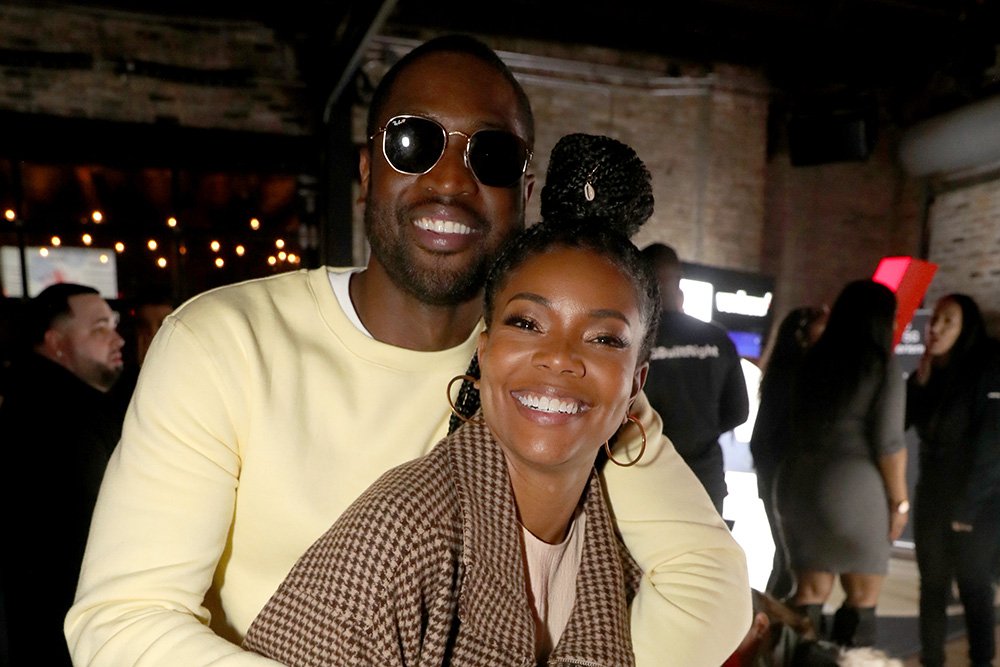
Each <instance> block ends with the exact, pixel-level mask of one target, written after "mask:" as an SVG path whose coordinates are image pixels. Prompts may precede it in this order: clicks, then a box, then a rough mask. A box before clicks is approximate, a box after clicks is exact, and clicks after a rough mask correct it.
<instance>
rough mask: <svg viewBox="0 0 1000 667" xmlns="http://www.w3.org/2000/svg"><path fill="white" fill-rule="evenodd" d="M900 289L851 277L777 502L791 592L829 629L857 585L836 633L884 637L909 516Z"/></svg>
mask: <svg viewBox="0 0 1000 667" xmlns="http://www.w3.org/2000/svg"><path fill="white" fill-rule="evenodd" d="M895 311H896V298H895V295H894V294H893V293H892V291H891V290H889V288H887V287H885V286H884V285H881V284H879V283H876V282H873V281H871V280H858V281H854V282H851V283H849V284H848V285H847V286H845V287H844V289H843V290H842V291H841V293H840V295H839V296H838V297H837V300H836V302H835V303H834V305H833V308H832V309H831V311H830V317H829V320H828V321H827V325H826V329H825V330H824V332H823V335H822V336H820V339H819V340H818V341H817V342H816V344H815V345H814V346H813V347H812V348H811V349H810V350H809V352H807V353H806V356H805V359H804V361H803V363H802V366H801V370H800V372H799V374H798V377H797V379H796V385H795V391H794V395H793V398H792V406H791V420H790V421H791V429H792V438H791V439H790V442H791V443H793V446H794V449H792V450H791V451H789V452H788V455H787V457H786V459H785V460H784V461H783V462H782V463H781V465H780V466H779V470H778V476H777V481H776V485H777V489H776V494H777V503H778V513H779V515H780V522H781V526H782V531H783V533H784V535H785V540H786V545H787V547H788V554H789V559H790V562H791V566H792V570H793V571H794V572H795V578H796V582H797V590H796V593H795V597H794V598H793V600H792V603H793V604H794V605H796V606H798V607H799V608H800V609H801V610H802V611H803V612H804V613H806V614H808V615H809V616H810V618H812V620H813V622H814V624H815V625H816V626H817V629H822V628H821V626H822V618H823V617H822V610H823V604H824V603H825V602H826V600H827V599H828V598H829V596H830V593H831V591H832V590H833V584H834V580H835V578H836V577H837V576H838V575H839V577H840V582H841V585H842V587H843V589H844V592H845V593H846V600H845V601H844V604H843V606H842V607H841V608H840V609H838V610H837V612H836V614H835V615H834V619H833V626H832V628H831V631H830V635H829V636H830V639H832V640H833V641H835V642H837V643H839V644H843V645H845V646H864V645H871V644H873V643H874V641H875V607H876V605H877V603H878V597H879V593H880V592H881V588H882V583H883V581H884V579H885V574H886V571H887V569H888V562H889V548H890V546H891V544H892V541H893V540H895V539H896V538H898V537H899V535H900V534H901V533H902V531H903V527H904V526H905V525H906V519H907V512H908V511H909V501H908V500H907V486H906V449H905V441H904V439H903V432H904V415H905V388H904V383H903V376H902V373H901V372H900V370H899V368H898V366H897V364H896V361H895V358H894V357H893V354H892V333H893V326H894V318H895Z"/></svg>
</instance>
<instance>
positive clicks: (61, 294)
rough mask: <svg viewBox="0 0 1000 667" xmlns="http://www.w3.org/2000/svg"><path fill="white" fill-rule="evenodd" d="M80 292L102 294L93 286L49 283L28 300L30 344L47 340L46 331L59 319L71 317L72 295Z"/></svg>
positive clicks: (27, 319)
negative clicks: (70, 302) (70, 300)
mask: <svg viewBox="0 0 1000 667" xmlns="http://www.w3.org/2000/svg"><path fill="white" fill-rule="evenodd" d="M80 294H97V295H100V292H98V291H97V290H96V289H94V288H93V287H89V286H87V285H78V284H76V283H56V284H55V285H49V286H48V287H46V288H45V289H43V290H42V291H41V292H39V293H38V295H37V296H35V297H34V298H33V299H31V301H29V302H28V308H27V318H26V334H27V339H28V344H29V345H32V346H35V345H40V344H41V343H42V342H44V340H45V332H46V331H48V330H49V329H51V328H52V327H53V326H54V325H55V324H56V322H57V321H59V320H60V319H62V318H65V317H69V316H70V315H71V314H72V309H71V308H70V305H69V299H70V297H73V296H77V295H80Z"/></svg>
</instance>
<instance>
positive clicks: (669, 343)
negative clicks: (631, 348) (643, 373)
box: [652, 313, 736, 361]
mask: <svg viewBox="0 0 1000 667" xmlns="http://www.w3.org/2000/svg"><path fill="white" fill-rule="evenodd" d="M735 353H736V345H735V344H734V343H733V341H732V339H730V338H729V334H728V333H727V332H726V330H725V329H724V328H722V327H721V326H719V325H718V324H715V323H714V322H705V321H704V320H700V319H698V318H697V317H692V316H691V315H688V314H686V313H671V314H670V315H669V316H668V317H664V318H663V320H662V322H661V326H660V335H659V336H658V337H657V340H656V344H655V347H654V350H653V357H652V358H653V360H654V361H657V360H660V359H691V358H696V359H705V358H709V357H721V356H732V355H735Z"/></svg>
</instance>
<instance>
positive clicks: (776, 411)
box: [750, 306, 829, 600]
mask: <svg viewBox="0 0 1000 667" xmlns="http://www.w3.org/2000/svg"><path fill="white" fill-rule="evenodd" d="M828 315H829V311H828V309H826V308H814V307H812V306H802V307H799V308H795V309H794V310H792V311H791V312H789V313H788V314H787V315H785V317H784V319H783V320H782V321H781V324H780V325H779V326H778V328H777V330H776V331H775V334H774V337H773V339H772V340H771V342H770V343H769V344H768V349H767V353H766V354H765V357H764V359H763V360H762V361H761V367H762V368H763V373H762V375H761V380H760V389H759V391H760V403H759V406H758V408H757V418H756V420H755V421H754V427H753V434H752V435H751V436H750V454H751V455H752V456H753V464H754V469H755V471H756V474H757V494H758V495H759V496H760V499H761V502H762V503H763V505H764V514H765V516H767V523H768V526H769V527H770V529H771V539H772V540H773V541H774V559H773V561H772V564H771V575H770V576H769V577H768V581H767V585H766V587H765V588H764V592H765V593H767V594H769V595H772V596H774V597H776V598H778V599H779V600H783V599H785V598H787V597H789V596H790V595H791V594H792V593H793V592H794V590H795V578H794V576H793V575H792V570H791V568H790V567H789V565H788V556H787V554H786V550H785V544H784V539H783V538H782V537H781V526H780V525H779V523H778V517H777V513H776V512H775V509H774V493H773V491H774V476H775V474H776V473H777V470H778V464H779V463H780V462H781V460H782V458H784V456H785V452H786V451H787V450H788V447H789V445H788V443H787V440H788V438H790V437H791V430H792V424H791V420H790V416H789V407H790V404H791V401H792V395H793V391H794V383H795V375H796V373H797V372H798V370H799V364H800V363H801V362H802V359H803V357H805V353H806V350H807V349H809V347H810V346H812V344H813V343H815V342H816V340H817V339H818V338H819V336H820V334H821V333H823V328H824V327H825V326H826V318H827V316H828Z"/></svg>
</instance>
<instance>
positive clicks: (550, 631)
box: [521, 514, 587, 663]
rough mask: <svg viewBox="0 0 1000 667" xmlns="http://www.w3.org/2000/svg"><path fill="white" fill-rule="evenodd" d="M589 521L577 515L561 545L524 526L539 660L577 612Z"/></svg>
mask: <svg viewBox="0 0 1000 667" xmlns="http://www.w3.org/2000/svg"><path fill="white" fill-rule="evenodd" d="M586 520H587V516H586V515H585V514H580V515H579V516H577V517H575V519H574V521H573V523H572V524H570V527H569V531H568V532H567V534H566V538H565V539H564V540H563V541H562V542H560V543H559V544H549V543H548V542H543V541H542V540H540V539H538V538H537V537H535V536H534V535H532V534H531V531H529V530H528V529H527V528H524V527H523V526H522V527H521V532H522V534H523V535H524V563H525V567H526V568H527V570H528V580H529V587H528V596H529V598H530V600H531V606H532V609H533V612H534V613H533V616H534V619H535V657H536V658H537V659H538V661H539V663H544V662H545V660H546V659H547V658H548V657H549V653H551V652H552V647H553V646H555V645H556V644H558V643H559V638H560V637H561V636H562V633H563V630H565V629H566V622H567V621H568V620H569V614H570V612H571V611H573V603H574V602H575V601H576V573H577V572H578V571H579V570H580V554H581V553H583V533H584V526H585V524H586Z"/></svg>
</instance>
